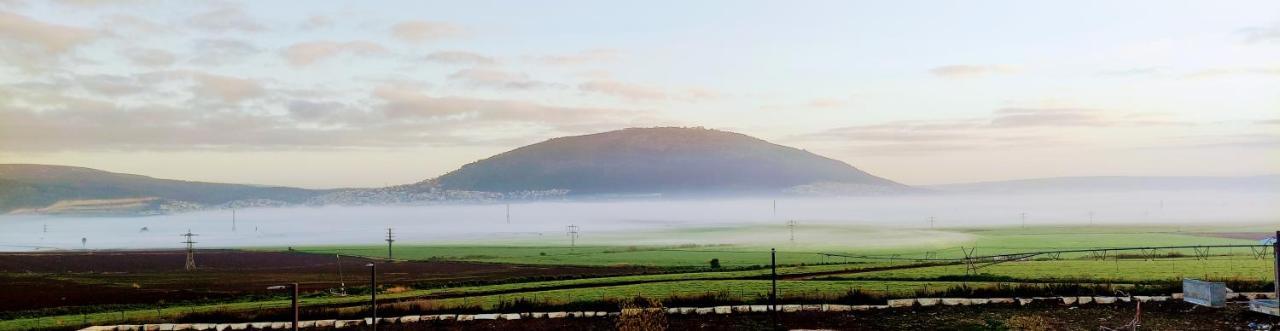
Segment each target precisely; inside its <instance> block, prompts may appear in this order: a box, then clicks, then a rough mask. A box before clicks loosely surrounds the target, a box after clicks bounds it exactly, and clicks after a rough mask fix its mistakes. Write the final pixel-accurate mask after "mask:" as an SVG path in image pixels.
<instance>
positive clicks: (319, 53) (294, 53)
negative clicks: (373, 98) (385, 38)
mask: <svg viewBox="0 0 1280 331" xmlns="http://www.w3.org/2000/svg"><path fill="white" fill-rule="evenodd" d="M385 53H387V49H386V48H383V47H382V45H378V44H376V43H373V42H368V41H349V42H332V41H312V42H303V43H297V44H293V45H292V46H289V47H288V48H286V49H285V50H284V52H283V55H284V57H285V59H287V60H289V64H292V65H294V66H306V65H310V64H313V63H315V62H317V61H320V60H324V59H327V58H330V57H334V56H337V55H340V54H353V55H375V54H385Z"/></svg>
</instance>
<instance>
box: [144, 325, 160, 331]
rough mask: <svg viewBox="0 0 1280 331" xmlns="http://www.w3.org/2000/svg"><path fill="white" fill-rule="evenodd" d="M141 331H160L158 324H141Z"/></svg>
mask: <svg viewBox="0 0 1280 331" xmlns="http://www.w3.org/2000/svg"><path fill="white" fill-rule="evenodd" d="M142 331H160V324H143V325H142Z"/></svg>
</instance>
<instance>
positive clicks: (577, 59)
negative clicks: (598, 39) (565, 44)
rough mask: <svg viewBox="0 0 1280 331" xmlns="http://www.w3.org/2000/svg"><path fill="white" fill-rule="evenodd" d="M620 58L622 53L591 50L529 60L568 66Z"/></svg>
mask: <svg viewBox="0 0 1280 331" xmlns="http://www.w3.org/2000/svg"><path fill="white" fill-rule="evenodd" d="M621 56H622V52H621V51H618V50H612V49H592V50H586V51H581V52H578V53H574V54H562V55H545V56H535V57H531V58H530V59H531V60H533V61H534V62H538V63H542V64H547V65H557V66H568V65H582V64H589V63H600V62H610V61H614V60H617V59H618V58H619V57H621Z"/></svg>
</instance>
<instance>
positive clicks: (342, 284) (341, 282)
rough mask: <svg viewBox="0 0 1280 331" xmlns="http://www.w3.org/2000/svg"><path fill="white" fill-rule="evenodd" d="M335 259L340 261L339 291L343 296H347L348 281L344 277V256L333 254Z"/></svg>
mask: <svg viewBox="0 0 1280 331" xmlns="http://www.w3.org/2000/svg"><path fill="white" fill-rule="evenodd" d="M333 257H334V258H336V259H338V291H341V293H342V295H344V296H345V295H347V281H346V280H345V279H343V277H342V254H341V253H338V254H333Z"/></svg>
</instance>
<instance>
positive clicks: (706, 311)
mask: <svg viewBox="0 0 1280 331" xmlns="http://www.w3.org/2000/svg"><path fill="white" fill-rule="evenodd" d="M693 312H694V313H695V314H698V315H709V314H712V313H715V312H716V310H715V308H711V307H707V308H697V309H694V310H693Z"/></svg>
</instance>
